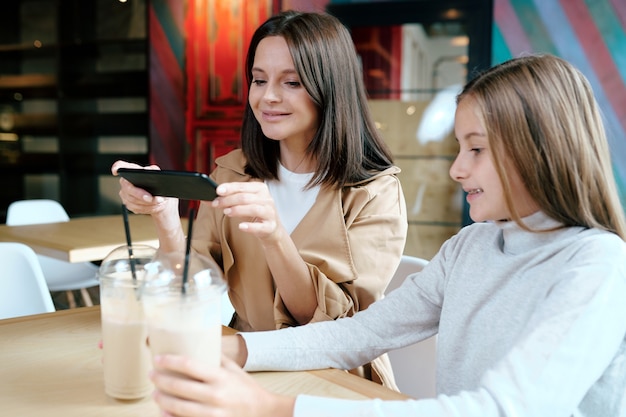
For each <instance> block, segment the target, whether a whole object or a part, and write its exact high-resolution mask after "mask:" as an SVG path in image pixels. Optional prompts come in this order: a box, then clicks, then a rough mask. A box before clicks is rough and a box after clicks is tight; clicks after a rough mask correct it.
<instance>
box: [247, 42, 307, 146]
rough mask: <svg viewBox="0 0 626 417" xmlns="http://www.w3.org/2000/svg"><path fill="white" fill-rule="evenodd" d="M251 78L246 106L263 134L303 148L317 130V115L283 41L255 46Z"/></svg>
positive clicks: (260, 43)
mask: <svg viewBox="0 0 626 417" xmlns="http://www.w3.org/2000/svg"><path fill="white" fill-rule="evenodd" d="M252 77H253V80H252V84H251V85H250V91H249V93H248V102H249V103H250V107H251V108H252V111H253V112H254V116H255V117H256V119H257V121H258V122H259V124H260V125H261V129H262V130H263V134H265V136H267V137H268V138H270V139H275V140H280V141H289V142H292V143H294V144H295V142H294V141H298V142H301V143H300V146H303V147H306V146H307V145H308V144H309V142H310V141H311V140H312V139H313V136H314V135H315V132H316V131H317V128H318V126H319V112H318V109H317V107H316V105H315V104H314V102H313V100H312V99H311V97H310V96H309V93H307V91H306V89H305V88H304V86H303V85H302V84H301V83H300V77H299V76H298V73H297V72H296V69H295V67H294V64H293V60H292V59H291V54H290V53H289V48H288V47H287V42H286V41H285V39H284V38H282V37H280V36H269V37H266V38H264V39H263V40H261V42H259V44H258V46H257V49H256V52H255V54H254V64H253V66H252Z"/></svg>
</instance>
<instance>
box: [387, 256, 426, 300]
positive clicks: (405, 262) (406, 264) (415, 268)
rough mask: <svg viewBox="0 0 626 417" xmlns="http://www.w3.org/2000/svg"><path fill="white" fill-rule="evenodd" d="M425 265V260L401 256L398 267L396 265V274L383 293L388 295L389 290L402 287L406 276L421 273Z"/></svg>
mask: <svg viewBox="0 0 626 417" xmlns="http://www.w3.org/2000/svg"><path fill="white" fill-rule="evenodd" d="M426 265H428V261H427V260H426V259H422V258H417V257H415V256H409V255H402V259H400V265H398V269H396V272H395V273H394V274H393V278H391V282H390V283H389V285H388V286H387V289H386V290H385V293H389V292H390V291H391V290H395V289H396V288H398V287H399V286H400V285H402V283H403V282H404V279H405V278H406V277H407V276H409V275H411V274H413V273H415V272H419V271H421V270H422V268H424V267H425V266H426Z"/></svg>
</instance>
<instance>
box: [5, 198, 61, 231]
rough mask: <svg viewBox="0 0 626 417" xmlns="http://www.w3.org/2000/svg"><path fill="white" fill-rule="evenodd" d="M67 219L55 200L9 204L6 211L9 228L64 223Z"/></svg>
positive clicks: (34, 200) (24, 201)
mask: <svg viewBox="0 0 626 417" xmlns="http://www.w3.org/2000/svg"><path fill="white" fill-rule="evenodd" d="M69 219H70V217H69V216H68V214H67V212H66V211H65V209H64V208H63V206H62V205H61V203H59V202H58V201H55V200H47V199H33V200H19V201H14V202H12V203H11V204H9V208H8V209H7V225H9V226H21V225H25V224H41V223H55V222H66V221H69Z"/></svg>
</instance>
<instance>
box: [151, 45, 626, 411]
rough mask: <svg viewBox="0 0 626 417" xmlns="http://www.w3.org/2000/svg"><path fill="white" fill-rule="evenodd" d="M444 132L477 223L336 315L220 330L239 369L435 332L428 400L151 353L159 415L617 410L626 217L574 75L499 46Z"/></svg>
mask: <svg viewBox="0 0 626 417" xmlns="http://www.w3.org/2000/svg"><path fill="white" fill-rule="evenodd" d="M455 134H456V137H457V139H458V142H459V147H460V149H459V154H458V156H457V158H456V160H455V162H454V164H453V165H452V167H451V169H450V175H451V176H452V178H454V179H455V180H456V181H458V182H459V183H460V184H461V185H462V187H463V189H464V190H465V191H466V192H467V200H468V202H469V204H470V205H471V210H470V214H471V216H472V218H473V219H474V220H475V221H476V222H477V223H475V224H472V225H470V226H467V227H465V228H464V229H462V230H461V231H460V232H459V233H458V234H457V235H456V236H454V237H453V238H451V239H450V240H449V241H447V242H446V243H445V244H444V245H443V246H442V248H441V250H440V251H439V253H438V254H437V255H436V256H435V257H434V258H433V259H432V260H431V262H430V263H429V265H428V266H426V267H425V268H424V270H423V271H422V272H421V273H417V274H414V275H412V276H410V277H409V278H408V279H407V280H406V282H405V283H404V285H403V286H401V287H400V288H398V289H397V290H395V291H393V292H391V293H390V294H389V295H388V296H387V297H386V298H384V299H382V300H380V301H377V302H375V303H374V304H372V305H371V306H370V307H369V308H368V309H367V310H365V311H362V312H359V313H358V314H356V315H355V316H353V317H351V318H345V319H340V320H336V321H334V322H324V323H315V324H312V325H310V326H302V327H298V328H291V329H285V330H280V331H274V332H263V333H240V334H239V335H236V336H230V337H226V338H225V339H224V349H225V352H226V353H227V355H228V356H230V357H231V358H233V359H234V360H235V362H237V363H238V364H239V365H244V364H245V369H246V370H248V371H256V370H263V369H273V370H303V369H312V368H326V367H336V368H344V369H349V368H351V367H354V366H356V365H358V364H361V363H365V362H367V361H368V360H371V359H372V358H374V357H376V356H378V355H380V354H382V353H384V352H387V351H389V350H391V349H396V348H400V347H403V346H406V345H409V344H412V343H415V342H417V341H420V340H423V339H425V338H427V337H429V336H431V335H433V334H438V335H439V336H438V362H437V366H438V375H437V377H438V381H437V386H438V394H439V395H438V397H437V398H430V399H419V400H408V401H381V400H370V401H350V400H341V399H330V398H316V397H310V396H305V395H300V396H298V397H297V398H289V397H285V396H279V395H276V394H272V393H269V392H267V391H265V390H263V389H262V388H260V387H259V386H258V385H256V384H255V383H254V380H252V378H250V377H249V376H248V375H247V374H246V373H245V372H243V371H242V370H241V368H239V367H238V366H237V365H236V364H235V363H234V362H233V361H232V360H231V359H229V358H226V357H225V358H224V360H223V366H222V368H220V369H219V370H218V371H215V370H206V369H202V367H201V366H199V365H198V364H196V363H193V362H191V361H188V360H187V359H186V358H182V357H177V356H163V357H158V358H156V360H155V365H156V367H157V368H156V372H155V373H154V374H153V381H154V383H155V385H156V388H157V391H156V393H155V399H156V401H157V403H158V404H159V406H160V407H161V408H162V410H164V413H165V415H176V416H192V415H193V416H200V415H202V416H214V415H220V416H235V415H241V416H244V415H245V416H292V415H293V416H298V417H302V416H398V417H406V416H428V417H434V416H465V417H468V416H470V417H471V416H477V417H490V416H532V417H541V416H546V417H570V416H589V417H591V416H593V417H600V416H602V417H608V416H624V415H626V341H625V335H626V302H625V300H626V263H625V262H624V259H625V258H626V244H625V242H624V238H625V236H626V227H625V221H624V212H623V208H622V207H620V204H619V202H618V201H619V200H618V196H617V191H616V187H615V184H614V180H613V174H612V171H611V163H610V156H609V150H608V147H607V141H606V138H605V133H604V131H603V127H602V122H601V117H600V114H599V111H598V108H597V104H596V102H595V100H594V98H593V94H592V91H591V88H590V87H589V84H588V83H587V81H586V80H585V78H584V77H583V76H582V74H580V73H579V72H578V71H577V70H575V69H574V68H573V67H572V66H571V65H569V64H568V63H567V62H565V61H563V60H562V59H559V58H556V57H553V56H547V55H546V56H529V57H524V58H518V59H513V60H511V61H508V62H506V63H504V64H501V65H499V66H496V67H494V68H492V69H491V70H489V71H487V72H486V73H484V74H483V75H480V76H478V77H477V78H476V79H474V80H473V81H471V82H470V83H469V84H468V85H467V86H466V87H465V89H464V90H463V92H462V93H461V94H460V96H459V98H458V107H457V111H456V117H455ZM170 371H175V372H177V373H179V375H186V376H187V377H188V378H189V379H184V378H180V377H175V376H172V374H171V373H169V372H170ZM419 377H420V376H419V375H415V378H416V379H417V378H419ZM214 393H218V394H219V395H214Z"/></svg>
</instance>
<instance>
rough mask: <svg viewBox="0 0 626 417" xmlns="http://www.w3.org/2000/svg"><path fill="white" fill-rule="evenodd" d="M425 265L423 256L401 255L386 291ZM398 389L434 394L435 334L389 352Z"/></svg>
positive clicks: (414, 394)
mask: <svg viewBox="0 0 626 417" xmlns="http://www.w3.org/2000/svg"><path fill="white" fill-rule="evenodd" d="M427 264H428V261H427V260H425V259H421V258H417V257H414V256H408V255H403V256H402V259H401V260H400V265H399V266H398V269H397V270H396V272H395V274H394V276H393V278H392V279H391V282H390V283H389V286H388V287H387V290H386V291H385V293H389V292H390V291H391V290H394V289H396V288H398V287H399V286H400V285H401V284H402V282H403V281H404V280H405V278H406V277H407V276H408V275H410V274H413V273H415V272H419V271H421V270H422V268H424V267H425V266H426V265H427ZM388 355H389V360H390V361H391V367H392V369H393V373H394V376H395V379H396V384H398V388H400V391H401V392H402V393H404V394H407V395H409V396H411V397H413V398H418V399H419V398H433V397H435V396H436V388H435V379H436V364H437V336H436V335H435V336H432V337H430V338H428V339H426V340H423V341H421V342H419V343H416V344H414V345H411V346H406V347H404V348H402V349H397V350H393V351H390V352H389V353H388Z"/></svg>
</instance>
